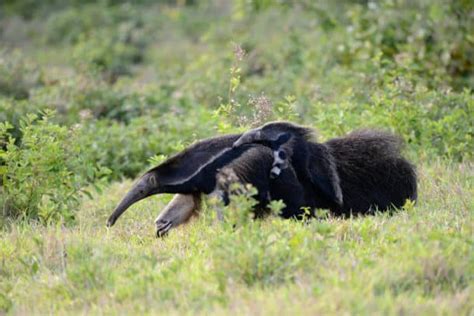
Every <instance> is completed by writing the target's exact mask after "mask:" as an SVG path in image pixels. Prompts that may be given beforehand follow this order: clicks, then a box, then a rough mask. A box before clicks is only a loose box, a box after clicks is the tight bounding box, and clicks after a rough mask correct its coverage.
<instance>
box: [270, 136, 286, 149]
mask: <svg viewBox="0 0 474 316" xmlns="http://www.w3.org/2000/svg"><path fill="white" fill-rule="evenodd" d="M290 138H291V134H290V133H281V134H280V135H278V138H277V139H276V140H275V141H273V142H271V147H272V149H273V150H276V149H278V148H279V147H280V146H282V145H283V144H285V143H287V142H288V141H289V140H290Z"/></svg>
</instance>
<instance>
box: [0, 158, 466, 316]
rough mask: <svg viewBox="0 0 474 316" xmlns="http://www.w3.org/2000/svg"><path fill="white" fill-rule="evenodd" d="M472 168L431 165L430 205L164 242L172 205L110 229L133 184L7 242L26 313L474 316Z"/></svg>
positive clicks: (17, 303)
mask: <svg viewBox="0 0 474 316" xmlns="http://www.w3.org/2000/svg"><path fill="white" fill-rule="evenodd" d="M472 172H473V166H472V164H461V165H455V166H447V165H442V164H439V163H433V164H431V165H426V166H421V167H420V170H419V176H420V199H419V202H418V204H417V205H416V206H415V207H413V206H407V207H406V210H403V211H400V212H399V213H397V214H395V215H393V216H387V215H383V214H379V215H376V216H369V217H365V218H353V219H348V220H341V219H335V218H327V219H319V220H312V221H310V222H309V223H300V222H294V221H285V220H281V219H278V218H270V219H267V220H264V221H256V222H248V223H245V224H244V225H242V226H240V227H238V228H233V227H232V225H229V222H228V221H226V222H224V223H219V222H216V221H215V219H214V216H213V212H212V209H204V210H203V211H202V216H200V217H199V218H197V219H195V220H193V221H192V222H191V223H190V224H189V225H186V226H182V227H181V228H179V229H177V230H175V231H172V232H171V233H170V235H169V236H168V237H166V238H164V239H156V238H155V237H154V224H153V219H154V217H155V216H156V214H157V213H158V212H159V210H160V208H162V207H163V206H164V202H165V201H164V200H163V199H150V200H147V201H146V202H142V203H140V204H138V205H137V206H136V207H133V208H132V209H131V210H130V211H129V212H128V213H127V214H126V215H125V216H124V217H123V219H121V220H120V221H119V223H118V224H117V225H116V226H115V227H114V228H112V229H106V227H105V225H104V223H105V220H106V218H107V216H108V214H109V213H110V211H111V210H112V209H113V207H114V206H115V204H116V203H117V202H118V201H119V199H120V198H121V196H122V195H123V194H124V193H125V191H126V190H127V188H128V187H129V185H130V184H131V183H130V182H129V181H126V182H123V183H117V184H115V185H112V186H111V187H110V188H109V189H107V190H106V191H105V192H104V193H103V194H101V195H97V196H95V197H94V199H92V200H86V201H84V202H83V203H82V205H81V208H80V211H79V213H78V214H79V218H78V222H77V225H75V226H74V227H64V226H62V225H59V224H58V225H50V226H47V227H45V226H42V225H35V224H26V223H25V224H22V225H14V226H12V227H11V228H10V229H9V230H7V231H3V232H2V233H1V235H0V237H1V243H0V253H1V257H2V262H1V273H2V291H3V293H8V294H7V295H5V294H3V295H2V296H1V300H2V301H1V302H2V304H3V305H4V306H5V305H8V304H12V309H11V312H12V313H14V314H24V315H30V314H46V313H59V314H63V313H66V312H68V313H81V314H88V313H91V312H92V313H107V314H109V313H110V314H130V313H133V314H136V313H140V314H141V313H146V314H182V313H202V314H208V313H210V312H212V313H213V314H214V313H215V314H226V313H234V314H242V313H244V314H275V313H284V314H294V313H296V314H313V315H314V314H341V313H350V314H380V313H383V314H397V315H400V314H425V315H434V314H439V315H444V314H451V315H462V314H464V315H469V314H470V313H472V312H473V309H474V303H473V302H474V288H473V286H474V278H473V276H474V258H473V255H472V252H473V239H472V237H473V229H474V226H473V224H474V223H473V207H474V199H473V193H474V192H473V189H474V187H473V182H472Z"/></svg>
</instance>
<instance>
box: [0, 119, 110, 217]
mask: <svg viewBox="0 0 474 316" xmlns="http://www.w3.org/2000/svg"><path fill="white" fill-rule="evenodd" d="M52 118H53V113H52V112H50V111H45V112H44V113H41V115H40V116H38V115H33V114H30V115H27V116H26V117H25V118H23V120H22V121H21V122H20V131H21V133H22V138H21V142H19V143H18V142H17V141H16V139H15V138H13V137H12V136H11V135H10V134H9V133H8V130H9V129H11V127H12V126H11V125H9V124H8V123H1V124H0V139H1V140H2V142H3V144H2V146H1V147H0V162H1V164H0V166H1V167H0V176H1V181H2V187H1V192H2V200H3V201H2V202H3V203H2V205H3V209H2V215H3V218H7V217H11V218H23V219H38V220H40V221H42V222H44V223H49V222H55V221H58V220H61V219H63V220H65V221H66V222H70V221H71V220H73V219H74V211H75V210H76V208H77V206H78V205H79V198H80V196H81V194H82V193H86V194H88V192H87V191H86V190H85V186H86V185H88V184H89V183H91V182H92V181H94V180H96V179H98V178H100V177H101V176H102V175H104V174H105V173H106V170H104V169H100V168H98V167H96V166H94V165H91V164H90V163H89V161H88V160H87V153H86V152H85V148H83V147H82V146H81V144H80V143H79V142H77V136H76V132H77V131H76V130H75V129H68V128H66V127H63V126H60V125H57V124H54V123H52V122H51V119H52Z"/></svg>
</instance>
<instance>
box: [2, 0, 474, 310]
mask: <svg viewBox="0 0 474 316" xmlns="http://www.w3.org/2000/svg"><path fill="white" fill-rule="evenodd" d="M473 10H474V7H473V4H472V1H452V2H446V1H443V0H416V1H403V0H383V1H376V2H373V1H365V0H340V1H313V0H301V1H279V0H234V1H221V0H210V1H199V0H194V1H189V0H178V1H173V0H160V1H148V0H139V1H134V2H130V1H126V0H104V1H79V0H63V1H57V0H44V1H29V0H15V1H11V0H7V1H3V2H0V206H1V214H0V315H2V314H7V315H34V314H41V315H44V314H58V315H63V314H87V315H89V314H98V315H102V314H111V315H115V314H127V315H130V314H150V315H155V314H166V315H169V314H177V315H182V314H238V315H242V314H252V315H275V314H288V315H293V314H295V315H300V314H305V315H347V314H353V315H366V314H374V315H380V314H386V315H414V314H416V315H419V314H421V315H474V160H473V153H474V97H473V88H474V65H473V63H472V60H473V58H472V56H474V38H473V37H472V29H473V28H474V19H473V15H472V12H473ZM271 120H291V121H293V122H296V123H298V124H304V125H307V126H311V127H313V128H315V129H316V130H317V131H318V133H319V138H320V140H322V141H324V140H327V139H329V138H331V137H337V136H341V135H344V134H345V133H348V132H349V131H352V130H355V129H359V128H368V127H369V128H370V127H373V128H378V129H383V130H388V131H391V132H394V133H397V134H398V135H400V136H401V137H402V138H403V139H404V141H405V143H406V146H405V148H404V149H403V150H404V155H405V156H407V157H408V158H409V159H410V160H411V161H413V163H414V164H415V165H416V166H417V172H418V177H419V183H418V188H419V199H418V201H417V203H416V204H415V205H414V204H410V203H407V204H406V205H405V207H404V208H403V209H401V210H399V211H397V212H395V213H394V214H393V215H388V214H377V215H374V216H367V217H359V218H347V219H341V218H334V217H332V216H331V215H329V214H326V213H324V212H319V211H318V212H317V213H318V214H319V215H318V218H314V219H312V220H308V221H305V222H298V221H291V220H282V219H279V218H278V217H269V218H267V219H265V220H256V221H253V220H250V219H249V216H248V215H249V214H248V209H247V206H248V203H247V202H248V201H245V199H243V198H240V199H239V198H237V200H236V201H234V202H233V203H232V204H231V205H230V206H229V207H227V208H226V209H225V210H224V213H225V219H224V221H223V222H219V221H217V219H216V206H215V204H214V203H215V201H212V200H205V206H204V208H203V210H202V211H201V213H200V216H199V217H197V218H194V219H192V220H191V222H190V223H189V224H188V225H184V226H182V227H179V228H177V229H176V230H172V231H171V232H170V234H169V235H168V236H167V237H166V238H162V239H157V238H156V237H155V227H154V219H155V217H156V216H157V215H158V214H159V213H160V211H161V210H162V209H163V207H164V206H165V205H166V203H167V202H168V201H169V200H170V199H171V196H159V197H152V198H150V199H147V200H144V201H142V202H140V203H138V204H136V205H135V206H133V207H132V208H131V209H130V210H129V211H127V213H125V214H124V216H122V217H121V219H120V220H119V221H118V223H117V224H116V225H115V226H114V227H113V228H111V229H108V228H106V227H105V222H106V218H107V217H108V215H110V213H111V212H112V210H113V209H114V207H115V206H116V205H117V203H118V202H119V201H120V199H121V198H122V197H123V195H124V194H125V193H126V192H127V190H128V189H129V188H130V186H131V185H132V183H133V179H135V178H136V177H138V176H139V175H140V174H141V173H142V172H144V171H145V170H147V169H148V168H149V167H150V166H154V165H156V164H158V163H159V162H161V161H163V159H165V158H166V157H168V156H170V155H173V154H174V153H176V152H178V151H180V150H182V149H183V148H185V147H186V146H188V145H189V144H191V143H192V142H194V141H196V140H199V139H203V138H205V137H209V136H212V135H217V134H225V133H231V132H232V133H234V132H239V131H244V130H247V129H249V128H251V127H254V126H257V125H259V124H263V123H265V122H267V121H271Z"/></svg>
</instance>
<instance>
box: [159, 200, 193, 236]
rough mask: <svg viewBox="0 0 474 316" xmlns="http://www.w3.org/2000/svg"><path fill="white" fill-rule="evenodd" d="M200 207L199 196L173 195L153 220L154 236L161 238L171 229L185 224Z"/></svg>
mask: <svg viewBox="0 0 474 316" xmlns="http://www.w3.org/2000/svg"><path fill="white" fill-rule="evenodd" d="M200 206H201V196H200V195H199V194H175V196H174V197H173V199H172V200H171V201H170V202H169V203H168V204H167V205H166V207H165V208H164V210H163V211H162V212H161V214H160V215H159V216H158V217H157V218H156V220H155V224H156V235H157V236H158V237H163V236H165V235H166V234H167V233H168V231H169V230H170V229H171V228H174V227H177V226H179V225H181V224H183V223H186V222H187V221H188V220H189V219H190V218H191V217H192V216H193V215H194V214H196V213H197V212H198V211H199V209H200Z"/></svg>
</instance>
